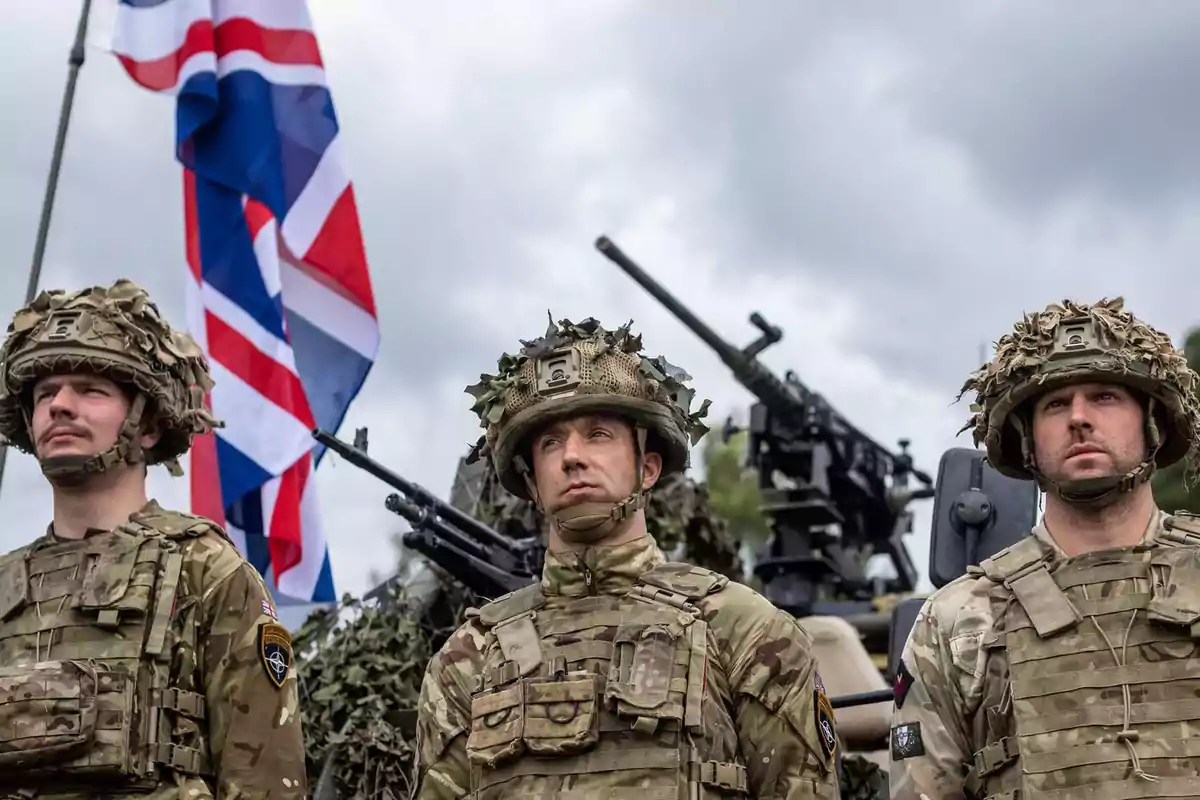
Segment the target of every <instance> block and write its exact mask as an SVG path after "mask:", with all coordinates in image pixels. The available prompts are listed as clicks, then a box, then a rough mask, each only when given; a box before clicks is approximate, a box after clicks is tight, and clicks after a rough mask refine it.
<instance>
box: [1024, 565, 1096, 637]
mask: <svg viewBox="0 0 1200 800" xmlns="http://www.w3.org/2000/svg"><path fill="white" fill-rule="evenodd" d="M1004 586H1005V588H1007V589H1010V590H1011V591H1012V593H1013V594H1014V595H1016V597H1017V601H1018V602H1020V604H1021V606H1022V607H1024V609H1025V613H1026V614H1028V615H1029V621H1030V622H1032V623H1033V627H1034V629H1035V630H1037V633H1038V636H1040V637H1042V638H1043V639H1046V638H1048V637H1051V636H1054V635H1056V634H1059V633H1062V632H1063V631H1065V630H1068V629H1070V628H1073V627H1075V626H1076V625H1078V624H1079V622H1080V620H1082V619H1083V617H1082V616H1080V614H1079V611H1078V609H1076V608H1075V606H1073V605H1072V604H1071V601H1070V600H1068V599H1067V596H1066V595H1065V594H1064V593H1063V590H1062V589H1060V588H1059V587H1058V584H1056V583H1055V582H1054V578H1052V577H1051V576H1050V570H1048V569H1047V568H1046V565H1045V563H1035V564H1031V565H1029V566H1028V567H1026V568H1025V569H1024V570H1022V572H1020V573H1018V574H1017V575H1016V576H1015V577H1013V578H1010V579H1008V580H1006V581H1004Z"/></svg>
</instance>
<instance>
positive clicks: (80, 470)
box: [25, 392, 146, 487]
mask: <svg viewBox="0 0 1200 800" xmlns="http://www.w3.org/2000/svg"><path fill="white" fill-rule="evenodd" d="M145 408H146V396H145V395H144V394H142V393H141V392H138V393H137V394H136V395H134V398H133V402H132V403H131V404H130V407H129V413H128V414H126V415H125V421H124V422H123V423H121V430H120V431H119V432H118V433H117V439H116V441H115V442H113V443H112V445H111V446H110V447H108V448H106V449H105V450H102V451H101V452H99V453H96V454H95V455H90V456H79V455H69V456H49V457H47V458H39V459H38V464H39V465H40V466H41V468H42V474H43V475H45V476H46V478H47V479H48V480H49V481H50V482H51V483H53V484H55V485H56V486H62V487H77V486H82V485H83V484H84V483H86V482H87V481H88V479H89V478H91V476H93V475H98V474H99V473H101V472H105V471H107V470H109V469H111V468H112V467H113V465H114V464H118V463H121V462H124V463H126V464H137V463H139V462H141V461H144V460H145V453H143V452H142V445H141V442H140V441H138V440H139V437H140V428H141V422H142V414H143V413H145ZM25 424H26V425H27V426H29V415H28V414H26V416H25ZM30 434H31V438H32V427H30Z"/></svg>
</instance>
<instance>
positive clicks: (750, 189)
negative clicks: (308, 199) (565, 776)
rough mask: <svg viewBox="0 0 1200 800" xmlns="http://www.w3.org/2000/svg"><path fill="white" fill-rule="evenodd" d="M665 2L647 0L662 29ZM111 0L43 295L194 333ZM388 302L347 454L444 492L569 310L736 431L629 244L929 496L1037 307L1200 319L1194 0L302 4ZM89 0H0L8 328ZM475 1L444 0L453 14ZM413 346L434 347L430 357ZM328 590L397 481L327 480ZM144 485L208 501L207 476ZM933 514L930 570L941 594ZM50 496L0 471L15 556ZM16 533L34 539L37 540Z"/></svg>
mask: <svg viewBox="0 0 1200 800" xmlns="http://www.w3.org/2000/svg"><path fill="white" fill-rule="evenodd" d="M651 6H653V7H651ZM114 7H115V0H96V2H95V11H94V16H93V26H92V30H91V33H90V36H89V48H88V61H87V64H86V65H85V67H84V70H83V73H82V76H81V79H80V82H79V90H78V96H77V103H76V107H75V112H74V116H73V118H72V127H71V134H70V138H69V142H68V146H67V153H66V159H65V162H64V165H63V173H62V180H61V184H60V187H59V194H58V203H57V207H56V210H55V217H54V224H53V229H52V232H51V237H50V243H49V248H48V251H47V255H46V263H45V269H44V275H43V280H42V283H41V285H42V286H45V287H59V286H71V287H75V286H79V285H83V284H90V283H107V282H110V281H111V280H113V279H115V278H117V277H119V276H127V277H129V278H132V279H134V280H136V281H139V282H142V283H143V284H145V285H146V286H147V287H148V288H149V290H150V291H151V292H152V294H153V296H154V297H155V298H156V299H157V301H158V302H159V304H160V307H161V308H162V309H163V310H164V312H165V313H166V314H167V315H168V316H169V317H171V318H172V319H173V320H175V321H177V323H178V324H180V325H182V324H184V279H185V263H184V260H183V233H182V215H181V187H180V173H179V168H178V165H177V164H176V163H175V162H174V161H173V156H172V143H173V130H172V126H173V108H172V105H171V101H170V100H169V99H165V98H161V97H157V96H154V95H151V94H150V93H148V92H145V91H144V90H141V89H140V88H138V87H136V86H135V85H134V84H133V83H132V81H130V80H129V79H128V78H127V76H126V75H125V74H124V72H123V71H122V70H121V68H120V66H119V64H118V62H117V61H116V59H115V58H113V57H112V56H111V55H110V54H109V53H107V52H106V50H107V47H108V44H109V41H110V32H111V20H112V18H113V12H114ZM310 8H311V12H312V15H313V18H314V21H315V24H316V27H317V32H318V36H319V38H320V44H321V47H322V50H323V54H324V58H325V63H326V67H327V71H328V79H329V82H330V84H331V87H332V89H333V92H334V98H335V103H336V106H337V112H338V115H339V118H340V122H341V126H342V135H343V139H344V142H343V144H344V150H345V152H346V157H347V159H348V168H349V170H350V173H351V175H352V177H353V179H354V181H355V185H356V190H357V193H358V201H359V208H360V213H361V216H362V221H363V229H364V236H365V240H366V245H367V251H368V257H369V259H370V262H371V269H372V274H373V280H374V287H375V292H376V297H377V300H378V304H379V310H380V323H381V326H382V331H383V342H382V346H381V350H380V354H379V360H378V362H377V364H376V366H375V368H374V371H373V373H372V374H371V377H370V378H369V380H368V382H367V384H366V386H365V388H364V390H363V392H362V393H361V395H360V396H359V398H358V400H357V402H356V404H355V405H354V406H353V408H352V410H351V412H350V414H349V416H348V418H347V420H346V422H345V424H344V427H343V429H342V431H341V433H342V435H343V436H344V437H346V438H351V437H352V436H353V430H354V428H355V427H358V426H364V425H365V426H369V427H370V429H371V446H372V451H373V452H374V453H375V454H376V456H377V457H378V458H380V459H383V460H385V461H386V462H388V463H389V464H390V465H392V466H393V468H395V469H396V470H398V471H400V472H402V473H403V474H405V475H407V476H408V477H410V478H411V479H414V480H416V481H418V482H419V483H422V484H424V485H425V486H427V487H428V488H430V489H432V490H435V491H437V492H438V493H440V494H442V495H443V496H445V495H446V493H447V492H448V490H449V486H450V482H451V478H452V473H453V469H454V465H455V462H456V459H457V458H458V457H459V456H460V455H461V454H462V453H463V452H465V448H466V447H467V445H468V444H469V443H470V442H471V441H473V440H474V439H475V438H476V436H477V435H478V430H477V428H476V423H475V418H474V416H473V415H472V414H471V413H470V412H469V410H468V408H469V405H470V400H469V398H468V397H467V396H466V395H465V394H463V392H462V389H463V387H464V386H465V385H467V384H468V383H472V382H474V381H475V380H476V379H477V377H478V375H479V373H480V372H481V371H490V370H491V369H492V368H493V367H494V365H495V360H496V358H497V357H498V356H499V355H500V353H501V352H502V351H504V350H512V349H513V348H514V347H515V346H517V340H518V338H529V337H531V336H536V335H538V334H540V333H541V331H542V330H543V329H544V327H545V321H546V311H547V309H550V310H551V311H552V312H553V314H554V315H555V318H559V317H563V316H567V317H571V318H574V319H577V318H582V317H586V316H589V315H592V316H596V317H598V318H600V319H601V320H604V321H607V322H611V324H613V325H615V324H619V322H623V321H625V320H627V319H629V318H633V319H634V320H635V326H636V327H637V328H638V329H639V330H640V331H641V332H642V333H643V334H644V337H645V340H646V343H647V346H648V348H649V349H650V350H651V351H652V352H655V353H657V352H662V353H664V354H666V355H667V357H668V358H669V359H670V360H672V361H673V362H675V363H677V364H679V365H681V366H683V367H684V368H686V369H688V370H689V371H690V372H691V373H692V374H693V375H694V376H695V378H696V381H695V384H696V386H697V387H698V389H699V391H700V393H701V395H702V396H706V397H710V398H712V399H713V401H714V416H715V417H716V418H717V419H718V420H719V419H721V418H723V417H724V415H725V414H727V413H729V412H730V411H731V410H735V409H736V410H739V411H742V410H744V409H745V408H746V407H747V405H748V403H749V401H750V397H749V395H748V394H747V393H746V392H745V391H744V390H742V389H741V388H740V387H738V385H737V384H736V383H734V382H733V381H732V379H731V378H730V377H729V374H728V372H727V371H726V369H725V368H724V366H723V365H722V364H721V362H720V361H719V360H718V359H717V358H716V356H715V355H713V354H712V353H711V352H709V351H708V350H707V349H706V348H705V347H704V345H703V344H701V343H700V342H699V341H698V340H696V339H695V338H693V337H692V336H691V334H689V333H688V332H687V331H686V330H685V329H684V328H683V327H682V325H681V324H680V323H679V322H677V321H676V320H675V319H674V318H673V317H671V316H670V315H669V314H668V313H667V312H666V311H665V310H664V309H662V308H661V307H659V306H658V305H657V303H656V302H655V301H653V300H652V299H651V298H649V297H648V296H646V295H645V294H644V293H643V292H642V291H641V290H640V289H638V288H637V287H636V285H635V284H633V283H632V281H630V280H629V279H628V278H627V277H625V276H624V275H623V274H622V273H621V272H620V271H619V270H618V269H617V268H616V267H614V266H613V265H612V264H610V263H609V262H608V261H607V260H606V259H604V258H603V257H602V256H600V255H599V254H598V253H597V252H596V251H595V250H594V248H593V244H592V243H593V241H594V240H595V238H596V237H597V236H598V235H600V234H607V235H609V236H611V237H613V238H614V240H615V241H616V242H617V243H618V244H619V245H620V246H621V247H622V248H623V249H624V250H625V251H626V252H627V253H629V254H630V255H631V256H632V257H633V258H635V259H636V260H638V261H639V262H640V263H641V264H642V265H643V266H644V267H645V268H646V269H647V270H648V271H650V272H651V273H652V274H653V275H654V276H655V277H657V278H658V279H659V280H660V281H661V282H663V283H664V284H666V285H667V286H668V287H670V288H671V289H672V290H673V291H675V292H676V293H677V295H678V296H679V297H680V298H681V299H682V300H683V301H684V302H685V303H687V304H688V305H689V306H690V307H691V308H692V309H693V310H694V311H695V312H697V313H698V314H700V315H701V316H702V317H704V318H706V319H707V320H708V321H709V322H710V324H711V325H712V327H713V328H715V329H716V330H717V331H718V332H719V333H721V334H722V335H724V336H725V337H726V338H727V339H728V340H730V341H731V342H733V343H734V344H737V345H739V346H741V345H744V344H745V343H747V342H748V341H749V340H751V339H752V338H754V336H755V335H756V333H757V332H756V331H755V330H754V328H753V327H752V326H751V325H750V324H749V323H748V321H747V316H748V315H749V314H750V312H752V311H755V310H757V311H759V312H761V313H762V314H763V315H764V316H766V317H767V319H768V320H770V321H772V322H773V323H775V324H777V325H780V326H781V327H783V328H784V331H785V336H784V340H783V341H782V342H781V343H780V344H778V345H776V346H775V347H774V348H772V349H771V350H770V351H769V352H768V353H767V354H766V355H765V357H764V361H765V362H766V363H767V364H769V365H770V366H771V367H772V368H774V369H776V370H777V371H779V372H782V371H784V370H786V369H789V368H791V369H795V370H796V371H797V372H798V373H799V375H800V376H801V377H802V379H803V380H804V381H805V382H806V383H807V384H808V385H809V386H811V387H813V388H815V389H817V390H818V391H821V392H823V393H824V394H825V395H826V397H827V398H828V399H829V400H830V401H831V402H832V403H833V404H834V405H835V406H836V407H837V408H838V409H839V410H840V411H841V412H842V413H843V414H844V415H845V416H847V417H848V418H849V419H850V420H852V421H853V422H854V423H855V424H856V425H858V426H859V427H860V428H862V429H864V430H865V431H867V432H869V433H870V434H871V435H872V436H873V437H875V438H876V439H877V440H878V441H880V442H883V443H885V444H888V445H891V444H893V443H894V442H895V441H896V439H898V438H900V437H909V438H911V439H912V440H913V446H912V450H913V452H914V453H915V455H916V456H917V460H918V464H919V465H920V466H921V467H922V468H924V469H925V470H927V471H929V472H931V473H932V472H934V471H936V469H937V463H938V458H939V456H940V454H941V453H942V451H943V450H944V449H946V448H947V447H952V446H956V445H969V444H970V442H969V440H968V439H967V438H966V436H965V435H964V437H961V438H959V439H955V432H956V431H957V430H958V428H959V427H960V426H961V424H962V422H963V421H964V420H965V418H966V415H967V409H966V407H965V406H966V404H965V402H964V403H962V404H959V405H954V404H953V400H954V397H955V395H956V394H957V390H958V387H959V386H960V385H961V382H962V380H963V378H964V377H965V375H966V374H967V372H968V371H969V370H970V369H972V368H973V367H974V366H976V364H977V363H978V357H979V353H980V347H981V345H982V344H983V343H989V342H991V341H994V340H995V339H996V338H997V337H998V336H999V335H1001V334H1002V333H1003V332H1004V331H1005V330H1007V329H1008V328H1009V327H1010V326H1011V325H1012V323H1013V322H1014V321H1015V320H1016V319H1017V318H1018V317H1019V315H1020V314H1021V313H1022V312H1023V311H1026V310H1033V309H1035V308H1040V307H1042V306H1044V305H1045V304H1046V303H1047V302H1051V301H1055V300H1060V299H1062V298H1063V297H1067V296H1071V297H1078V298H1081V299H1088V300H1090V299H1095V298H1098V297H1101V296H1110V295H1114V294H1123V295H1125V297H1126V298H1127V301H1128V306H1129V307H1130V308H1131V309H1132V310H1134V311H1135V312H1136V313H1138V314H1139V315H1142V316H1144V317H1146V318H1148V319H1150V320H1151V321H1153V322H1154V323H1155V324H1157V325H1159V326H1161V327H1163V328H1164V329H1165V330H1166V331H1168V332H1169V333H1170V334H1171V335H1172V336H1173V337H1175V338H1176V341H1177V342H1181V341H1182V337H1183V335H1184V333H1185V332H1186V331H1187V330H1188V329H1189V327H1190V326H1192V325H1194V324H1197V323H1200V310H1196V309H1195V308H1194V306H1195V304H1194V302H1193V301H1192V300H1191V294H1190V293H1185V292H1182V291H1181V289H1183V287H1185V286H1189V285H1191V284H1190V283H1189V282H1190V281H1191V280H1194V279H1193V278H1192V277H1191V276H1192V275H1194V274H1195V266H1194V259H1195V258H1196V253H1197V252H1200V213H1198V212H1200V205H1198V203H1200V184H1198V179H1200V166H1198V165H1200V160H1198V159H1197V157H1196V148H1195V145H1194V142H1195V140H1196V136H1195V132H1196V130H1197V127H1198V123H1200V119H1198V117H1200V110H1197V109H1198V108H1200V106H1197V105H1196V103H1195V98H1196V97H1197V96H1198V94H1200V86H1198V85H1197V84H1200V51H1198V50H1197V49H1196V48H1195V46H1194V43H1195V41H1196V39H1197V37H1198V36H1200V6H1198V5H1196V4H1188V3H1179V2H1168V1H1167V0H1145V1H1144V2H1141V3H1137V4H1130V3H1127V2H1116V1H1115V0H1092V2H1089V3H1087V4H1086V10H1085V7H1084V6H1082V5H1080V4H1078V3H1067V2H1045V0H1042V1H1041V2H1031V1H1030V2H1013V1H1011V0H1010V2H1005V3H999V2H989V1H986V0H985V1H982V2H975V3H970V4H964V3H951V2H924V3H920V4H915V5H914V4H904V10H903V11H901V10H900V9H899V6H895V7H894V6H892V5H891V4H880V3H861V2H841V3H836V4H831V3H816V2H789V3H783V2H774V3H767V2H763V3H757V4H745V3H740V4H737V10H736V11H734V10H733V4H717V3H708V4H701V3H687V4H684V3H681V2H662V3H655V4H645V3H635V2H632V1H631V0H606V1H605V2H600V0H586V2H585V0H570V2H557V3H550V2H546V1H545V0H537V1H536V2H535V1H534V0H513V1H512V2H508V3H505V4H503V8H504V11H503V12H501V11H499V10H498V9H499V8H500V6H498V5H496V4H484V3H473V4H461V3H459V4H447V5H446V6H443V7H442V10H440V11H439V10H438V9H437V6H436V4H430V3H417V2H411V1H410V0H352V2H347V0H310ZM77 9H78V3H77V2H73V1H72V0H53V2H45V0H6V3H5V15H4V24H3V25H0V52H3V53H6V54H7V59H8V65H9V66H8V68H7V69H6V70H4V72H3V77H0V107H2V108H4V109H5V114H4V122H2V123H0V176H3V183H4V191H3V192H0V260H2V263H3V264H4V265H5V266H4V267H3V269H2V270H0V310H3V313H4V314H5V315H7V314H8V313H10V311H11V310H12V309H15V308H16V307H18V306H19V305H20V304H21V302H22V300H23V297H24V291H25V284H26V280H27V269H28V264H29V262H30V257H31V254H32V251H33V246H34V238H35V232H36V227H37V219H38V213H39V207H40V205H41V200H42V194H43V191H44V187H45V178H46V169H47V166H48V164H49V160H50V155H51V148H52V144H53V137H54V131H55V126H56V122H57V116H58V109H59V104H60V101H61V92H62V87H63V81H64V79H65V76H66V66H67V65H66V57H67V52H68V49H69V46H70V42H71V38H72V34H73V29H74V24H75V16H76V13H77ZM451 9H455V10H453V11H452V10H451ZM418 342H420V344H418ZM318 480H319V485H320V489H321V502H322V505H323V508H324V514H325V524H326V527H327V532H328V536H329V539H330V541H331V548H332V558H333V567H334V573H335V579H336V582H337V588H338V590H339V592H345V591H349V592H355V593H358V592H361V591H363V590H364V589H366V588H368V587H369V576H370V572H371V569H372V568H373V567H378V566H379V565H380V564H382V563H387V561H388V560H389V559H391V558H392V554H391V552H390V551H389V549H388V545H387V535H388V533H390V532H392V531H394V530H396V529H397V528H398V527H399V525H400V523H399V522H398V520H397V519H396V518H395V517H393V516H392V515H391V514H390V513H388V512H387V511H386V510H385V509H384V508H383V499H384V496H385V495H386V493H387V489H386V487H384V486H383V485H382V484H379V483H378V482H376V481H375V480H374V479H372V478H370V477H369V476H366V475H364V474H360V473H356V472H355V471H354V470H353V468H351V467H349V465H345V464H335V463H326V464H325V465H323V466H322V468H321V469H320V470H319V472H318ZM151 488H152V490H153V492H154V493H155V495H156V496H157V497H158V498H159V499H160V500H161V501H162V502H164V503H167V504H174V505H176V506H179V507H182V508H186V507H187V502H188V498H187V494H188V491H187V481H186V479H180V480H178V481H172V479H171V478H170V477H169V476H168V475H167V474H166V473H165V472H164V471H161V470H155V471H154V473H153V477H152V487H151ZM929 509H930V504H929V503H928V502H926V503H925V504H924V505H923V507H922V513H921V516H920V517H919V520H918V531H917V533H916V534H915V535H914V536H913V537H912V539H911V541H910V546H911V549H912V551H913V555H914V559H915V560H916V561H917V563H918V565H919V566H920V567H921V569H922V572H924V570H925V565H926V559H927V553H928V524H929ZM49 515H50V494H49V490H48V489H47V487H46V485H45V484H44V482H42V480H41V477H40V475H39V473H38V472H37V470H36V466H35V464H34V463H33V462H32V461H31V460H30V459H29V458H28V457H26V456H22V455H20V454H15V456H14V457H13V458H10V459H9V462H8V467H7V474H6V475H5V478H4V483H3V490H2V492H0V517H2V518H4V519H8V520H10V521H11V522H10V524H9V525H6V526H4V527H3V529H2V530H0V547H3V548H4V549H8V548H10V547H14V546H17V545H18V544H20V543H21V542H23V541H24V540H26V539H28V538H29V537H31V536H33V535H36V534H37V533H38V532H40V531H41V530H42V529H43V527H44V525H45V524H46V522H47V521H48V519H49ZM14 523H15V524H14Z"/></svg>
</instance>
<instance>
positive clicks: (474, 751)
mask: <svg viewBox="0 0 1200 800" xmlns="http://www.w3.org/2000/svg"><path fill="white" fill-rule="evenodd" d="M524 733H525V683H524V682H523V681H521V680H518V681H517V682H515V683H513V684H511V685H509V686H506V687H504V688H502V689H493V690H490V691H485V692H481V693H479V694H476V695H474V696H473V697H472V698H471V733H470V735H469V736H467V758H468V759H470V761H471V762H472V763H474V764H481V765H483V766H485V767H488V768H489V769H492V768H495V767H497V766H499V765H501V764H506V763H508V762H509V761H513V760H514V759H516V758H517V757H518V756H520V755H521V754H523V753H524V752H525V741H524V739H523V736H524Z"/></svg>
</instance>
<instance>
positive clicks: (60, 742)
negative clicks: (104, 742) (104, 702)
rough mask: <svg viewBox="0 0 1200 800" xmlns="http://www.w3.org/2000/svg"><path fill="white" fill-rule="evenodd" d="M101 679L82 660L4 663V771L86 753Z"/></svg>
mask: <svg viewBox="0 0 1200 800" xmlns="http://www.w3.org/2000/svg"><path fill="white" fill-rule="evenodd" d="M96 681H97V678H96V672H95V670H94V669H93V668H92V667H91V666H90V665H88V664H86V663H84V662H82V661H42V662H40V663H37V664H34V665H32V666H27V667H3V668H0V776H11V775H14V774H16V773H18V772H20V773H24V772H25V771H27V770H28V769H29V768H31V767H45V766H48V765H51V764H54V763H59V762H66V761H69V760H70V759H72V758H73V757H75V756H77V755H78V754H80V753H83V752H85V751H86V750H87V749H88V748H89V747H90V745H91V744H92V738H93V736H94V735H95V729H96Z"/></svg>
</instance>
